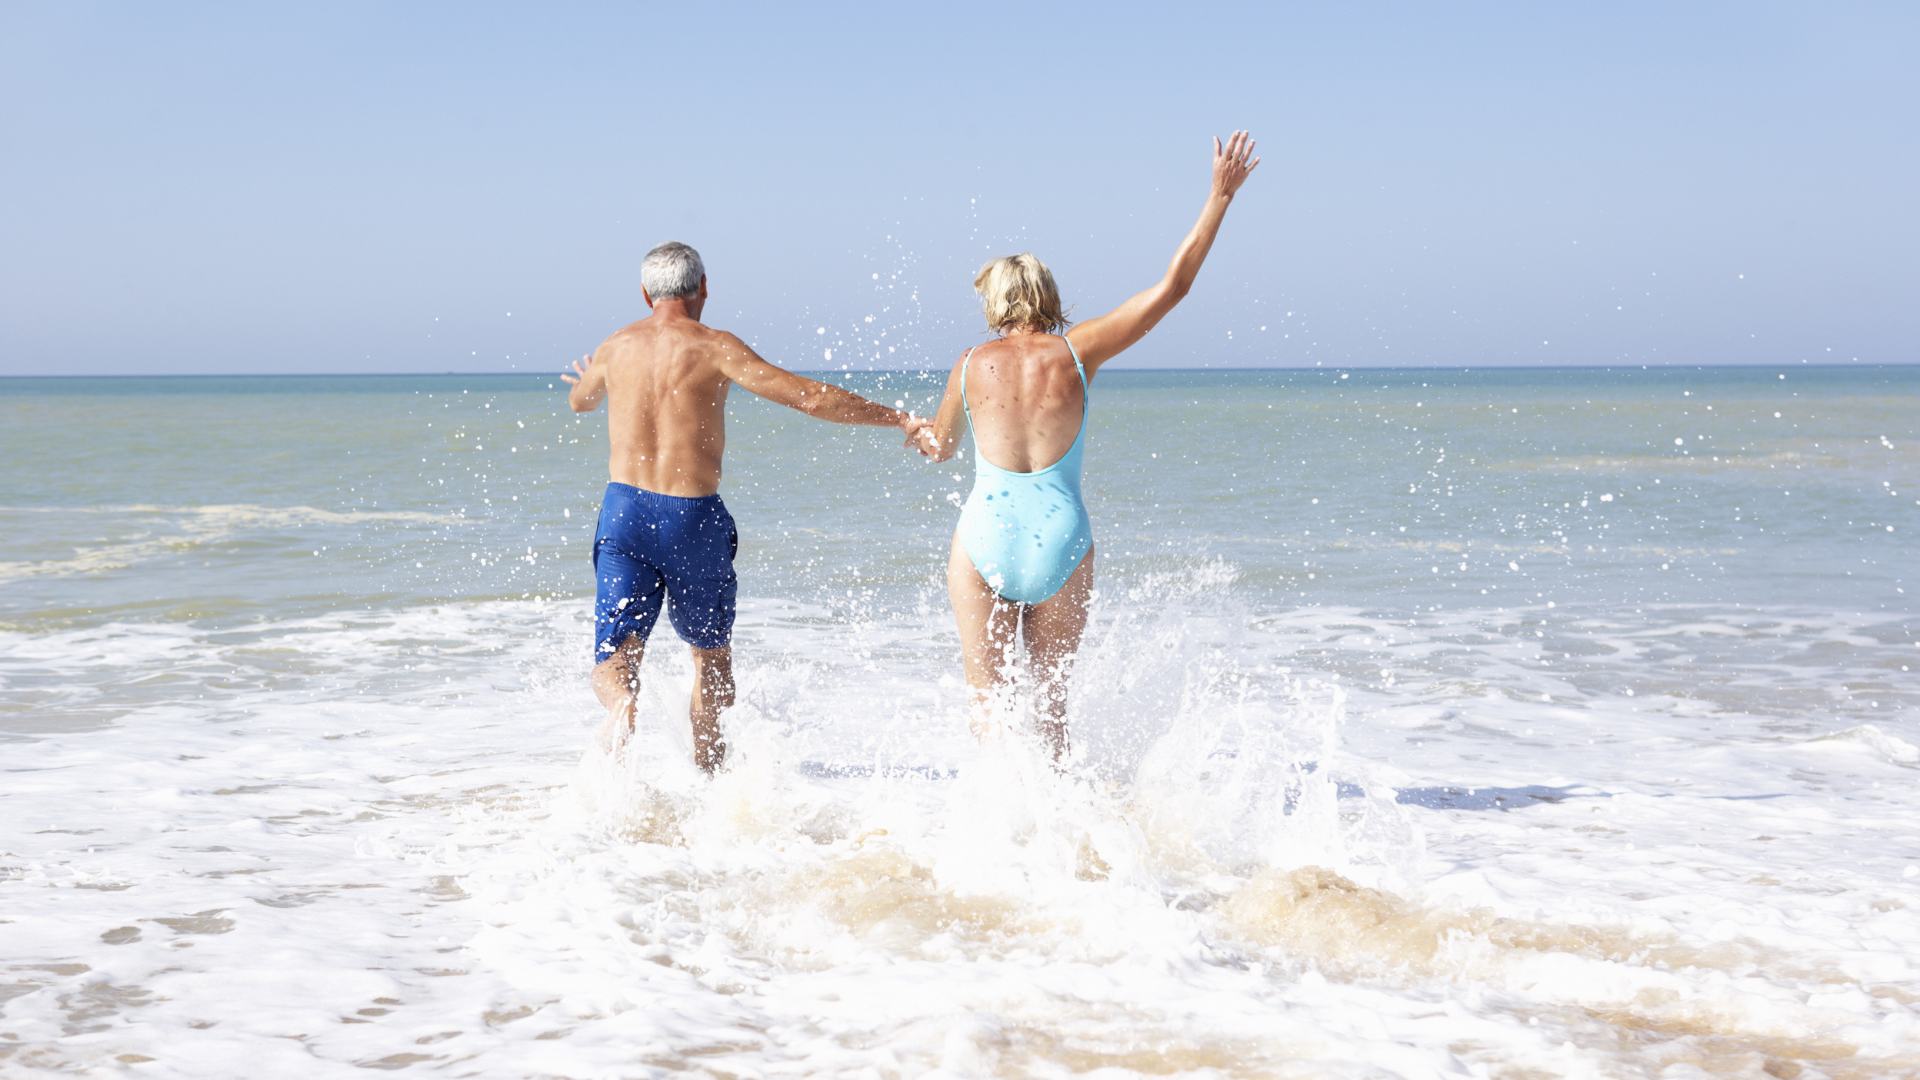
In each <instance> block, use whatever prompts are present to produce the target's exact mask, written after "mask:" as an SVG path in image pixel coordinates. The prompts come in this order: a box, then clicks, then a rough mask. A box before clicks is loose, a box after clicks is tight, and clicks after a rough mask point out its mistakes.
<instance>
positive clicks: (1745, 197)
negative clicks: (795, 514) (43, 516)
mask: <svg viewBox="0 0 1920 1080" xmlns="http://www.w3.org/2000/svg"><path fill="white" fill-rule="evenodd" d="M1917 31H1920V5H1913V4H1898V3H1889V4H1878V5H1876V4H1814V3H1804V4H1798V3H1797V4H1773V3H1729V4H1716V3H1684V4H1670V3H1658V4H1637V3H1628V4H1608V5H1571V4H1564V5H1563V4H1534V3H1512V4H1500V3H1474V4H1424V3H1423V4H1405V5H1395V4H1367V5H1349V4H1338V5H1335V4H1324V5H1298V6H1295V5H1284V4H1248V5H1244V6H1236V5H1231V4H1229V5H1167V4H1155V5H1138V6H1130V5H1118V4H1099V5H1088V6H1081V7H1074V6H1067V5H1045V4H1035V5H1014V6H1011V7H1009V6H1006V5H987V4H955V5H941V6H939V8H938V12H937V13H935V10H934V9H933V8H932V7H931V6H928V5H918V4H885V5H879V4H876V5H870V6H868V5H862V6H842V5H833V4H780V5H766V6H752V5H721V4H679V5H674V6H672V7H666V6H656V5H640V4H620V5H604V6H600V5H592V4H548V5H534V4H526V5H515V6H508V5H478V4H448V5H444V6H442V5H430V4H425V3H328V4H301V5H293V4H259V5H243V4H220V5H211V4H208V5H200V4H138V3H132V2H129V3H124V4H95V3H83V2H60V3H18V2H6V3H4V4H0V148H3V149H0V153H4V160H5V168H4V169H0V374H35V373H119V372H142V373H147V372H155V373H157V372H295V371H299V372H309V371H447V370H523V371H530V370H551V369H553V368H556V367H558V366H559V365H560V364H562V363H563V362H564V361H565V360H566V359H567V358H569V357H571V356H573V355H577V354H578V353H580V352H582V351H584V350H586V349H587V348H590V347H591V346H593V345H594V344H595V343H596V342H598V341H599V340H600V338H601V337H603V336H604V335H605V334H606V333H607V332H608V331H609V330H611V329H613V328H614V327H616V326H618V325H620V324H622V323H624V322H626V321H628V320H630V319H632V318H636V317H638V316H639V315H640V314H643V313H644V312H643V309H642V306H641V303H640V298H639V288H638V264H639V258H640V256H641V254H642V253H643V252H644V251H645V250H646V248H647V247H649V246H650V245H651V244H653V243H654V242H657V241H659V240H664V239H669V238H671V239H681V240H685V241H687V242H689V243H692V244H694V245H695V246H697V247H699V248H700V249H701V251H702V252H703V254H704V255H705V256H706V259H707V265H708V271H709V275H710V279H711V284H712V290H713V300H712V302H711V304H710V306H709V308H708V319H709V321H710V322H713V323H716V324H718V325H723V326H727V327H729V328H731V329H735V330H737V331H739V332H741V333H742V334H743V336H746V337H747V338H748V339H749V340H751V341H754V342H755V343H756V344H758V345H759V346H760V347H761V349H762V351H763V352H765V353H766V354H767V355H768V357H769V358H771V359H774V360H776V361H777V362H781V363H785V364H789V365H792V366H798V367H808V368H821V367H832V368H837V367H839V366H841V365H842V364H843V363H844V364H850V365H852V366H855V367H860V366H885V367H921V366H934V365H945V364H947V363H950V362H951V360H952V359H953V358H954V357H955V356H957V355H958V353H959V352H960V351H961V349H963V348H964V347H965V346H966V345H967V344H969V343H970V342H972V341H975V340H978V339H979V338H980V337H981V336H982V334H981V331H980V328H979V321H978V317H977V311H976V308H975V306H974V300H973V295H972V290H971V288H970V282H971V279H972V274H973V271H974V269H975V268H976V267H977V266H978V264H979V263H980V262H981V261H982V260H983V259H984V258H985V257H986V256H989V255H993V254H1000V253H1005V252H1009V251H1015V250H1021V249H1031V250H1033V251H1035V252H1036V253H1038V254H1039V255H1040V256H1041V257H1042V258H1043V259H1045V260H1047V261H1048V262H1049V263H1050V264H1051V265H1052V266H1053V268H1054V271H1055V274H1056V276H1057V277H1058V278H1059V280H1060V284H1061V288H1062V291H1063V293H1064V294H1065V296H1066V298H1067V301H1068V304H1069V305H1070V306H1071V307H1072V308H1074V310H1075V313H1077V314H1079V315H1081V316H1085V315H1089V314H1096V313H1098V312H1099V311H1101V310H1104V309H1105V308H1106V307H1108V306H1111V305H1112V304H1114V303H1116V302H1118V301H1119V300H1121V299H1122V298H1124V297H1125V296H1126V295H1127V294H1128V293H1129V292H1131V291H1132V290H1134V289H1136V288H1139V287H1142V286H1144V285H1146V284H1147V283H1149V282H1150V281H1151V280H1152V279H1153V278H1155V277H1156V276H1157V275H1158V274H1159V272H1160V270H1161V268H1162V266H1163V265H1164V262H1165V260H1166V258H1167V256H1168V255H1169V254H1170V253H1171V251H1172V248H1173V245H1174V244H1175V242H1176V241H1177V240H1178V239H1179V237H1180V236H1181V234H1182V233H1183V232H1184V231H1185V230H1186V228H1187V227H1188V225H1189V224H1190V223H1191V220H1192V217H1193V215H1194V214H1195V213H1196V212H1197V211H1198V209H1199V205H1200V202H1201V199H1202V197H1203V195H1204V185H1205V180H1206V169H1207V154H1208V150H1209V143H1208V138H1209V136H1210V135H1212V134H1214V133H1223V134H1224V133H1225V132H1226V131H1228V130H1229V129H1231V128H1233V127H1236V126H1240V127H1248V128H1251V129H1252V130H1253V131H1254V132H1255V134H1256V135H1257V137H1258V138H1259V139H1260V144H1261V153H1262V154H1263V156H1264V157H1265V162H1264V164H1263V165H1262V166H1261V168H1260V171H1259V172H1258V173H1256V174H1255V176H1254V178H1253V180H1252V181H1251V182H1250V183H1249V185H1248V187H1247V189H1246V190H1245V192H1244V193H1243V194H1242V196H1241V198H1240V200H1239V201H1238V203H1237V204H1236V205H1235V207H1234V209H1233V212H1232V213H1231V214H1230V215H1229V217H1228V220H1227V224H1226V228H1225V230H1224V232H1223V233H1222V236H1221V240H1220V243H1219V245H1218V246H1217V247H1216V248H1215V254H1214V256H1213V259H1212V260H1211V261H1210V262H1209V264H1208V266H1207V268H1206V270H1205V272H1204V273H1203V274H1202V276H1201V279H1200V284H1199V287H1198V288H1197V290H1196V291H1195V294H1194V296H1193V297H1192V298H1191V299H1190V300H1189V301H1188V303H1187V304H1186V305H1184V306H1183V307H1182V308H1181V309H1180V310H1179V311H1177V312H1176V313H1175V314H1174V315H1173V316H1172V317H1171V318H1170V319H1169V320H1168V322H1167V323H1166V324H1164V326H1163V328H1162V329H1161V330H1159V331H1157V332H1156V333H1155V335H1154V336H1153V337H1151V338H1149V339H1148V341H1147V342H1146V343H1145V344H1144V345H1142V346H1141V347H1139V348H1137V349H1136V350H1135V351H1134V352H1132V353H1130V354H1128V356H1127V357H1126V358H1125V359H1124V360H1123V361H1122V362H1123V363H1127V364H1133V365H1140V366H1193V365H1210V366H1247V365H1289V366H1297V365H1312V364H1315V363H1322V364H1327V365H1355V364H1422V363H1432V364H1474V365H1481V364H1550V363H1558V364H1568V363H1682V362H1703V363H1725V362H1743V361H1748V362H1766V363H1788V362H1799V361H1801V360H1815V361H1826V360H1841V361H1844V360H1848V359H1852V358H1856V357H1857V358H1859V360H1861V361H1862V362H1911V361H1916V360H1920V355H1916V348H1915V346H1916V343H1920V302H1916V300H1917V299H1920V273H1917V272H1916V258H1920V224H1917V222H1920V211H1917V210H1916V208H1915V196H1914V192H1915V190H1916V186H1917V185H1920V167H1917V166H1920V138H1916V127H1915V112H1914V110H1915V107H1916V104H1917V103H1920V64H1916V63H1915V62H1914V57H1915V56H1917V55H1920V32H1917ZM1743 275H1744V276H1743ZM868 317H871V318H872V322H867V321H866V320H867V319H868ZM821 328H825V331H826V332H825V333H824V334H822V333H819V332H818V331H819V330H820V329H821ZM883 332H884V335H885V336H884V337H883V336H882V333H883ZM876 340H877V341H879V342H880V343H881V344H879V345H878V346H876V345H874V344H872V342H874V341H876ZM836 342H837V344H836ZM888 346H892V347H893V349H894V351H893V352H891V353H889V352H887V347H888ZM828 348H832V349H834V355H833V358H832V360H831V361H830V362H829V361H827V360H826V359H825V356H824V351H825V350H826V349H828ZM876 354H877V355H878V359H877V360H876V358H875V357H876Z"/></svg>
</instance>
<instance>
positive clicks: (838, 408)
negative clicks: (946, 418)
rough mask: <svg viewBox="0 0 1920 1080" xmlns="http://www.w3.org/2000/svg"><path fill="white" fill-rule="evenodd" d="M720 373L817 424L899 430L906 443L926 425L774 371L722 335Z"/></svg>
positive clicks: (846, 392) (735, 340) (848, 393)
mask: <svg viewBox="0 0 1920 1080" xmlns="http://www.w3.org/2000/svg"><path fill="white" fill-rule="evenodd" d="M720 373H721V374H722V375H725V376H726V377H727V378H729V379H731V380H733V381H734V382H736V383H738V384H739V385H740V387H741V389H743V390H746V391H748V392H749V393H754V394H758V395H760V396H761V397H763V398H766V399H767V400H768V401H771V402H775V403H777V404H780V405H785V406H786V407H787V408H789V409H794V410H797V411H799V412H803V413H806V414H807V415H808V416H811V417H813V418H815V419H817V420H830V421H832V422H834V423H836V424H866V425H870V426H873V427H894V428H899V429H900V430H901V431H902V432H904V433H905V434H906V436H907V438H908V439H909V440H911V439H912V438H913V436H914V434H915V433H916V432H918V431H919V430H920V429H921V428H923V427H925V426H926V425H927V422H926V421H925V420H922V419H920V418H919V417H916V416H914V415H912V414H910V413H905V412H901V411H900V410H899V409H893V408H889V407H887V406H885V405H881V404H879V403H877V402H872V401H868V400H867V399H866V398H863V397H861V396H860V395H859V394H856V393H853V392H852V391H850V390H842V389H841V388H839V387H837V386H834V385H832V384H831V383H823V382H815V381H814V380H812V379H809V378H807V377H806V376H804V375H795V374H794V373H793V372H791V371H788V370H786V369H785V368H781V367H776V366H774V365H773V364H770V363H768V362H767V361H765V360H763V359H761V358H760V354H758V353H756V352H754V351H753V350H752V349H750V348H748V347H747V343H746V342H744V341H741V340H740V339H739V338H737V337H734V336H733V335H732V334H728V335H726V339H725V345H724V346H723V347H722V348H721V350H720Z"/></svg>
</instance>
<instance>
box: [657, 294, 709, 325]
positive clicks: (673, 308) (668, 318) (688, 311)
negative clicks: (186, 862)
mask: <svg viewBox="0 0 1920 1080" xmlns="http://www.w3.org/2000/svg"><path fill="white" fill-rule="evenodd" d="M651 317H652V318H655V319H659V320H660V321H662V322H680V321H683V320H684V321H687V322H699V321H700V307H699V306H698V305H696V304H692V303H689V302H688V301H686V300H684V299H681V298H680V297H674V298H673V299H671V300H655V301H654V302H653V314H652V316H651Z"/></svg>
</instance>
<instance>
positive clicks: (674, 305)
mask: <svg viewBox="0 0 1920 1080" xmlns="http://www.w3.org/2000/svg"><path fill="white" fill-rule="evenodd" d="M640 285H641V296H642V297H643V298H644V299H645V300H646V302H647V306H648V307H649V308H651V309H652V314H650V315H648V316H647V317H646V318H644V319H641V320H640V321H639V322H637V323H634V324H633V325H631V326H628V327H626V328H625V329H623V330H619V331H616V332H615V333H614V335H613V336H612V337H609V338H608V339H607V340H606V341H605V342H602V343H601V345H600V347H599V348H598V349H595V350H594V352H593V354H592V355H591V356H588V357H585V358H584V359H583V360H581V361H577V362H575V363H574V365H573V373H572V374H569V375H562V376H561V378H562V379H564V380H565V381H566V382H567V383H568V385H569V387H570V389H569V391H568V394H567V401H568V404H570V405H571V406H572V407H573V411H574V412H590V411H592V410H593V409H594V408H596V407H598V406H599V404H600V402H601V401H602V400H603V399H604V400H605V401H606V402H607V430H608V433H609V435H610V436H611V440H610V441H611V442H612V444H613V454H612V460H611V462H610V463H609V470H608V471H609V472H610V473H611V482H610V483H608V484H607V491H606V495H605V497H604V498H603V500H602V502H601V504H600V522H599V526H598V528H597V530H596V531H595V534H594V540H593V566H594V573H595V576H596V578H597V579H598V582H599V588H598V595H597V597H596V599H595V601H594V659H595V660H596V661H597V663H596V664H595V666H594V669H593V690H594V694H595V695H596V696H598V697H599V699H600V703H601V704H602V705H604V706H606V709H607V725H606V727H605V728H604V729H603V731H604V735H605V739H606V742H607V744H608V745H609V746H613V745H617V744H619V743H621V742H623V741H624V740H625V738H626V737H627V736H628V735H629V734H631V733H632V731H633V726H634V711H635V707H636V696H637V694H638V691H639V687H640V659H641V655H642V653H643V652H644V651H645V649H646V643H647V635H648V634H649V633H651V632H652V630H653V624H654V620H655V619H657V618H658V617H659V615H660V608H661V605H662V602H663V601H664V602H665V604H666V606H667V611H668V618H669V619H670V620H671V621H672V623H673V629H674V631H675V632H676V633H678V634H679V635H680V638H681V640H683V641H685V642H686V643H687V645H688V646H690V647H691V648H692V650H693V669H694V688H693V701H692V704H691V706H690V709H689V711H690V714H691V719H692V723H693V760H694V764H696V765H698V766H699V767H700V768H702V769H705V770H706V771H708V772H712V771H713V770H714V769H716V768H718V767H719V766H720V764H721V763H722V761H724V760H725V758H726V744H725V743H724V742H723V741H722V739H721V737H720V713H721V712H723V711H725V710H726V709H728V708H730V707H731V706H732V705H733V651H732V647H731V645H730V642H731V641H732V637H733V613H734V595H735V593H736V591H737V589H738V579H737V578H736V577H735V576H734V572H733V556H734V552H735V549H736V548H737V547H738V543H739V538H738V533H737V532H736V531H735V530H734V527H733V517H732V516H731V515H730V514H728V513H727V507H726V504H725V503H723V502H722V501H721V500H720V495H719V490H720V463H721V457H722V455H723V453H724V452H725V450H726V443H727V437H726V404H727V389H728V388H729V387H731V386H733V385H734V384H736V383H738V384H739V385H740V386H741V387H742V388H743V389H745V390H748V391H750V392H752V393H755V394H758V395H760V396H761V397H764V398H766V399H767V400H769V401H774V402H778V403H779V404H782V405H786V406H788V407H790V408H793V409H798V410H799V411H801V412H803V413H806V414H807V415H808V416H813V417H817V418H819V419H821V420H831V421H833V422H835V423H840V424H870V425H874V426H881V427H895V428H899V429H900V430H901V431H902V432H903V433H904V434H905V435H906V441H907V444H908V445H910V446H919V447H921V448H922V451H923V452H924V449H925V445H926V444H925V439H924V436H923V435H922V434H921V433H922V432H923V430H924V429H925V428H926V426H927V421H925V420H922V419H919V418H916V417H914V416H912V415H910V414H908V413H904V412H901V411H900V410H898V409H890V408H887V407H886V406H884V405H879V404H875V403H874V402H871V401H868V400H867V399H866V398H863V397H861V396H859V395H858V394H853V393H849V392H847V391H845V390H842V389H840V388H839V387H837V386H830V385H828V384H826V383H819V382H815V381H813V380H812V379H808V378H803V377H801V376H799V375H795V374H793V373H792V372H789V371H785V370H782V369H781V368H778V367H775V366H774V365H772V364H770V363H768V362H767V361H765V360H763V359H761V358H760V357H759V356H758V355H756V354H755V353H754V351H753V350H752V349H750V348H748V347H747V345H746V343H745V342H743V341H741V340H740V339H739V338H737V337H735V336H734V335H732V334H729V333H727V332H726V331H724V330H716V329H714V328H712V327H710V326H706V325H704V324H703V323H701V322H700V311H701V309H702V308H703V307H705V306H706V302H707V275H706V268H705V267H704V266H703V265H702V264H701V262H700V254H699V253H698V252H696V251H694V250H693V249H692V248H690V247H688V246H687V245H685V244H681V243H675V242H669V243H665V244H661V245H660V246H659V247H656V248H654V249H653V250H652V251H649V252H647V257H646V259H645V260H644V261H642V262H641V264H640Z"/></svg>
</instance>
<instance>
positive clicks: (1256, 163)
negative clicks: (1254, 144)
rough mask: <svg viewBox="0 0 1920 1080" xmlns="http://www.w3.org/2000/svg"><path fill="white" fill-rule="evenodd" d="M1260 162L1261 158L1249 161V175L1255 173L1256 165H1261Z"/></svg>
mask: <svg viewBox="0 0 1920 1080" xmlns="http://www.w3.org/2000/svg"><path fill="white" fill-rule="evenodd" d="M1259 164H1260V159H1259V158H1254V159H1253V160H1252V161H1249V162H1247V174H1248V175H1252V174H1253V170H1254V167H1255V166H1257V165H1259Z"/></svg>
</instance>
